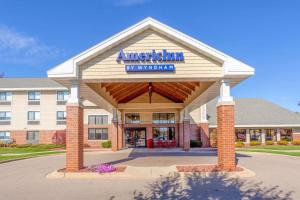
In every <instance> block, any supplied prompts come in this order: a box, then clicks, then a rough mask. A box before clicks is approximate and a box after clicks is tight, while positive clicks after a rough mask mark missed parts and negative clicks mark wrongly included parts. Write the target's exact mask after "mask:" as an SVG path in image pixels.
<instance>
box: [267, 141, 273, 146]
mask: <svg viewBox="0 0 300 200" xmlns="http://www.w3.org/2000/svg"><path fill="white" fill-rule="evenodd" d="M266 145H274V142H273V141H266Z"/></svg>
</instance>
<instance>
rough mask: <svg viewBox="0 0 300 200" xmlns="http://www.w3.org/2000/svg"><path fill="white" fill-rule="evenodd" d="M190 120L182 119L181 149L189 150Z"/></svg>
mask: <svg viewBox="0 0 300 200" xmlns="http://www.w3.org/2000/svg"><path fill="white" fill-rule="evenodd" d="M190 143H191V141H190V120H183V150H185V151H189V150H190Z"/></svg>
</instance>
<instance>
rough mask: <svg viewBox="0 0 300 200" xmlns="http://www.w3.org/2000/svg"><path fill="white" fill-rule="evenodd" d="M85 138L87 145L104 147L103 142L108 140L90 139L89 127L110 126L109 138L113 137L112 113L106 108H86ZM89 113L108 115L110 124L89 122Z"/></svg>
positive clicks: (84, 117)
mask: <svg viewBox="0 0 300 200" xmlns="http://www.w3.org/2000/svg"><path fill="white" fill-rule="evenodd" d="M83 113H84V114H83V124H84V128H83V132H84V134H83V138H84V145H85V147H91V148H102V146H101V144H102V142H104V141H107V140H89V139H88V129H89V128H108V140H111V139H112V117H113V116H112V114H111V113H109V112H107V111H106V110H104V109H99V108H86V109H84V111H83ZM89 115H107V116H108V124H107V125H90V124H88V116H89Z"/></svg>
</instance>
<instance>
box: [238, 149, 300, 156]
mask: <svg viewBox="0 0 300 200" xmlns="http://www.w3.org/2000/svg"><path fill="white" fill-rule="evenodd" d="M237 151H241V152H242V151H246V152H261V153H272V154H280V155H288V156H297V157H300V152H288V151H272V150H269V149H254V148H244V149H238V150H237Z"/></svg>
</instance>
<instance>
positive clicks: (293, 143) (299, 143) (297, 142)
mask: <svg viewBox="0 0 300 200" xmlns="http://www.w3.org/2000/svg"><path fill="white" fill-rule="evenodd" d="M292 145H300V140H294V141H292Z"/></svg>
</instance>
